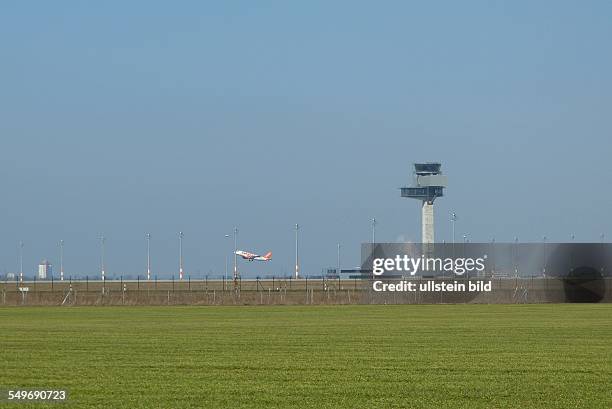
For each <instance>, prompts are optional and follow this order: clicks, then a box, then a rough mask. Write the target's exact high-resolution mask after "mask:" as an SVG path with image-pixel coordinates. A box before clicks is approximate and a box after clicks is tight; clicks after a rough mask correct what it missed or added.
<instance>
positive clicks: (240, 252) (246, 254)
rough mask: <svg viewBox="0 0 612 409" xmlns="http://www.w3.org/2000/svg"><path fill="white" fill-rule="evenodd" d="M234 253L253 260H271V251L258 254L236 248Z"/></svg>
mask: <svg viewBox="0 0 612 409" xmlns="http://www.w3.org/2000/svg"><path fill="white" fill-rule="evenodd" d="M236 254H237V255H239V256H240V257H242V258H243V259H245V260H249V261H253V260H257V261H270V260H272V252H271V251H269V252H267V253H266V254H265V255H263V256H260V255H259V254H254V253H249V252H248V251H243V250H237V251H236Z"/></svg>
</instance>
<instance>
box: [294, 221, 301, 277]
mask: <svg viewBox="0 0 612 409" xmlns="http://www.w3.org/2000/svg"><path fill="white" fill-rule="evenodd" d="M299 230H300V225H299V224H297V223H296V224H295V278H296V279H298V278H300V258H299V247H298V233H299Z"/></svg>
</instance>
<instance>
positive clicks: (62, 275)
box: [59, 240, 64, 281]
mask: <svg viewBox="0 0 612 409" xmlns="http://www.w3.org/2000/svg"><path fill="white" fill-rule="evenodd" d="M59 247H60V281H64V240H60V242H59Z"/></svg>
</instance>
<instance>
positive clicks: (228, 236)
mask: <svg viewBox="0 0 612 409" xmlns="http://www.w3.org/2000/svg"><path fill="white" fill-rule="evenodd" d="M225 238H226V239H229V238H230V235H229V234H226V235H225ZM223 254H225V257H224V258H225V276H224V277H225V282H227V253H226V252H225V251H224V252H223ZM224 285H225V284H224Z"/></svg>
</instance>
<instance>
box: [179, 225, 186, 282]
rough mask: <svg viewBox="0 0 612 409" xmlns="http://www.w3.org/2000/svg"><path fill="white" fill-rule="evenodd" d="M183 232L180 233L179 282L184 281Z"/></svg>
mask: <svg viewBox="0 0 612 409" xmlns="http://www.w3.org/2000/svg"><path fill="white" fill-rule="evenodd" d="M184 236H185V235H184V234H183V232H182V231H180V232H179V280H182V279H183V237H184Z"/></svg>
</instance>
